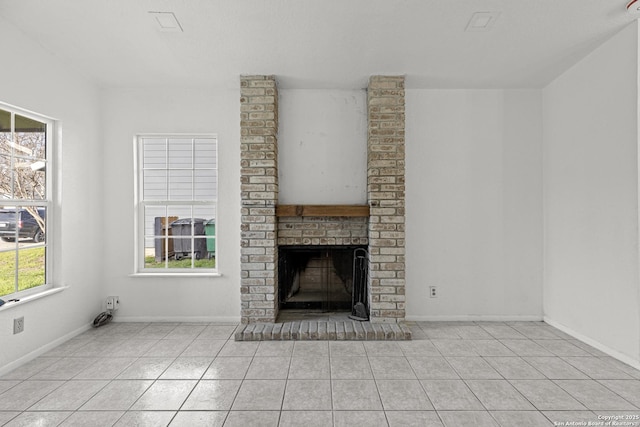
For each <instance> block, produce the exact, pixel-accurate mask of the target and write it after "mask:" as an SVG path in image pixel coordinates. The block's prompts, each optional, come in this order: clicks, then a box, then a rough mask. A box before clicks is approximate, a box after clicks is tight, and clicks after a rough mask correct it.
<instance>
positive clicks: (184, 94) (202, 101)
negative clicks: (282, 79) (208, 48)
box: [102, 80, 240, 321]
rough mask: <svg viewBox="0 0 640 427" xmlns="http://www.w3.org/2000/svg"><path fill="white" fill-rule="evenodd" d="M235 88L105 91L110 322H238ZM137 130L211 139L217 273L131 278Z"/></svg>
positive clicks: (106, 255) (106, 282) (106, 262)
mask: <svg viewBox="0 0 640 427" xmlns="http://www.w3.org/2000/svg"><path fill="white" fill-rule="evenodd" d="M239 100H240V90H239V80H238V88H237V89H234V90H227V91H219V90H218V91H214V90H209V89H206V88H196V89H194V88H165V89H158V88H155V89H154V88H151V89H110V90H106V91H104V115H103V118H104V121H103V129H104V139H105V144H104V169H105V176H106V178H105V182H104V187H103V192H102V197H103V198H104V212H105V218H106V219H107V220H106V221H105V222H104V231H103V232H104V241H103V245H104V259H103V262H104V265H105V270H104V290H103V292H102V297H107V296H108V295H117V296H119V297H120V309H119V310H118V311H117V312H116V316H115V319H116V320H231V321H239V319H240V101H239ZM139 133H214V134H217V136H218V158H219V159H220V160H219V170H218V183H219V184H218V185H219V188H218V215H217V221H216V233H217V244H218V248H217V254H216V255H217V256H216V261H217V263H218V269H219V272H220V273H221V276H220V277H184V276H182V277H179V276H175V277H140V276H138V277H132V276H131V274H132V273H133V271H134V249H135V248H134V242H133V237H134V226H133V219H134V206H133V201H134V187H133V183H134V175H133V174H134V170H133V167H134V160H133V152H134V150H133V140H134V136H135V135H136V134H139Z"/></svg>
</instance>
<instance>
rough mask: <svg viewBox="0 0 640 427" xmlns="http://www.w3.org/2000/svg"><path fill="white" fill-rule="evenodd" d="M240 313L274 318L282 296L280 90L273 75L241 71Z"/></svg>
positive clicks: (247, 318) (247, 319) (251, 319)
mask: <svg viewBox="0 0 640 427" xmlns="http://www.w3.org/2000/svg"><path fill="white" fill-rule="evenodd" d="M240 110H241V112H240V139H241V141H240V142H241V146H240V147H241V148H240V153H241V174H240V175H241V176H240V179H241V191H242V195H241V200H242V220H241V233H242V235H241V239H242V240H241V278H242V279H241V280H242V283H241V288H240V292H241V304H242V309H241V318H242V323H257V322H275V319H276V316H277V301H278V295H277V293H278V283H277V278H278V272H277V270H278V269H277V267H278V259H277V258H278V252H277V248H276V241H277V229H276V215H275V213H276V204H277V202H278V142H277V133H278V90H277V86H276V80H275V76H241V77H240Z"/></svg>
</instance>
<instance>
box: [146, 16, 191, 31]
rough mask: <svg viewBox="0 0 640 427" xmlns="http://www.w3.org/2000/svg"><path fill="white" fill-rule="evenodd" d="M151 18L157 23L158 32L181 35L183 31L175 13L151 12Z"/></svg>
mask: <svg viewBox="0 0 640 427" xmlns="http://www.w3.org/2000/svg"><path fill="white" fill-rule="evenodd" d="M149 16H151V18H152V19H153V21H154V22H155V24H156V28H157V29H158V31H162V32H167V33H181V32H182V31H183V30H182V26H181V25H180V22H178V18H176V15H175V14H174V13H173V12H149Z"/></svg>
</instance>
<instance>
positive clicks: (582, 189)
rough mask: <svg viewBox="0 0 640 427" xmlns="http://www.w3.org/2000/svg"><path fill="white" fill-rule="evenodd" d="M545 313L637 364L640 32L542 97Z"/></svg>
mask: <svg viewBox="0 0 640 427" xmlns="http://www.w3.org/2000/svg"><path fill="white" fill-rule="evenodd" d="M543 107H544V194H545V196H544V206H545V216H544V221H545V258H544V262H545V277H544V309H545V315H546V317H547V318H548V319H549V320H550V321H552V322H554V324H557V325H560V326H564V327H565V328H567V329H569V330H571V331H573V332H574V333H577V334H580V335H582V336H583V337H586V338H588V339H590V340H593V341H595V342H596V343H600V344H601V345H603V346H605V347H607V348H609V349H611V350H613V351H615V352H619V353H620V354H622V355H624V356H626V357H628V358H631V359H632V360H635V361H640V296H639V295H640V285H639V280H638V279H639V278H638V24H637V22H634V23H632V24H630V25H629V26H628V27H626V28H625V29H624V30H623V31H622V32H620V33H618V34H617V35H616V36H614V37H613V38H612V39H610V40H609V41H607V42H606V43H604V44H603V45H602V46H600V47H599V48H598V49H596V50H595V51H594V52H592V53H591V54H589V55H588V56H587V57H586V58H585V59H583V60H582V61H580V62H579V63H578V64H577V65H575V66H574V67H573V68H571V69H570V70H568V71H567V72H566V73H565V74H563V75H562V76H560V77H559V78H557V79H556V80H555V81H554V82H552V83H551V84H550V85H549V86H548V87H547V88H545V89H544V92H543Z"/></svg>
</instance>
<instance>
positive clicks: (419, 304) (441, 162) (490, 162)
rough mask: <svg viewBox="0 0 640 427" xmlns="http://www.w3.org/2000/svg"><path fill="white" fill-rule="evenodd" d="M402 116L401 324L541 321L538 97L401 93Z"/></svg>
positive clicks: (537, 93) (482, 92) (492, 92)
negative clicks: (403, 300) (431, 291)
mask: <svg viewBox="0 0 640 427" xmlns="http://www.w3.org/2000/svg"><path fill="white" fill-rule="evenodd" d="M406 111H407V113H406V114H407V117H406V137H407V140H406V165H407V177H406V179H407V184H406V191H407V193H406V200H407V212H406V232H407V239H406V251H407V258H406V269H407V271H406V275H407V276H406V279H407V284H406V293H407V317H408V318H409V319H416V320H417V319H487V320H489V319H516V318H521V319H541V318H542V293H541V291H542V193H541V99H540V91H536V90H529V91H528V90H522V91H517V90H508V91H504V90H407V96H406ZM429 286H437V294H438V296H437V298H430V297H429V295H428V290H429V289H428V288H429Z"/></svg>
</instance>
